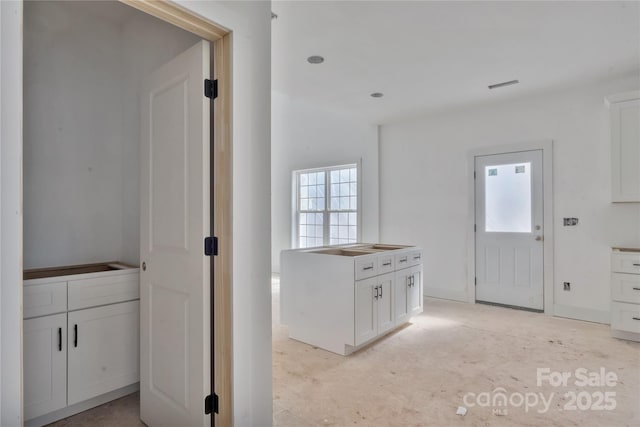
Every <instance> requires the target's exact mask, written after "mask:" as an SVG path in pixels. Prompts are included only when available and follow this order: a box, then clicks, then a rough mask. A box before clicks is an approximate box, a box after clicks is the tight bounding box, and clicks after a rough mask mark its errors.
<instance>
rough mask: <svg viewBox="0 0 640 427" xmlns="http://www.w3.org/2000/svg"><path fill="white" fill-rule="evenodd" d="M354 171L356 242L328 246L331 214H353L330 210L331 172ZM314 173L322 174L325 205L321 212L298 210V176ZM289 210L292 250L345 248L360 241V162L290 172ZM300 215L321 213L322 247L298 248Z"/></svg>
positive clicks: (345, 211)
mask: <svg viewBox="0 0 640 427" xmlns="http://www.w3.org/2000/svg"><path fill="white" fill-rule="evenodd" d="M353 168H355V169H356V177H357V178H356V179H357V183H356V192H357V194H356V211H355V213H356V221H357V223H356V241H355V242H353V243H342V244H337V245H330V241H331V236H330V218H331V213H333V212H335V213H340V212H342V213H353V212H354V211H353V210H352V209H349V210H331V209H330V207H331V183H330V176H331V171H335V170H340V169H353ZM314 172H324V176H325V178H324V185H325V204H324V209H323V210H315V211H310V210H305V211H301V210H300V195H299V191H300V175H301V174H305V173H314ZM291 187H292V188H291V190H292V197H291V209H292V221H291V247H292V248H294V249H311V248H319V247H322V246H345V245H352V244H354V243H357V242H361V241H362V167H361V161H360V160H357V161H355V162H350V163H343V164H339V165H335V166H324V167H314V168H307V169H298V170H294V171H293V172H292V179H291ZM301 213H322V218H323V221H322V246H306V247H305V248H300V214H301Z"/></svg>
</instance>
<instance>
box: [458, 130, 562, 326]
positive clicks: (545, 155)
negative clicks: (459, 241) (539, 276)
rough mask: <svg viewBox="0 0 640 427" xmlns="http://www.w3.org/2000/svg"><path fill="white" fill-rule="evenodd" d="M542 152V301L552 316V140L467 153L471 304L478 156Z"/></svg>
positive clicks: (471, 295)
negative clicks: (476, 165) (476, 163)
mask: <svg viewBox="0 0 640 427" xmlns="http://www.w3.org/2000/svg"><path fill="white" fill-rule="evenodd" d="M533 150H542V194H543V196H542V203H543V208H542V218H543V224H544V225H543V230H544V234H543V235H544V240H543V242H542V243H543V263H542V268H543V278H544V279H543V280H544V283H543V286H542V289H543V293H544V297H543V301H544V314H546V315H549V316H553V314H554V313H553V300H554V297H553V283H554V269H553V228H554V223H553V140H543V141H532V142H522V143H516V144H506V145H496V146H490V147H483V148H477V149H473V150H470V151H469V152H468V153H467V171H468V177H469V178H468V179H467V182H468V187H467V189H468V190H467V194H468V214H467V273H468V274H467V297H468V302H470V303H472V304H475V303H476V285H475V277H476V233H475V230H474V227H475V222H476V193H475V177H474V171H475V160H476V157H479V156H491V155H496V154H507V153H517V152H521V151H533Z"/></svg>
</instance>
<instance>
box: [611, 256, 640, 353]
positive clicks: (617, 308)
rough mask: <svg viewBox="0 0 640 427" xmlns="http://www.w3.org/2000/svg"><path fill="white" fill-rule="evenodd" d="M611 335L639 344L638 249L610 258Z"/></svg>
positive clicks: (639, 269) (639, 286) (639, 275)
mask: <svg viewBox="0 0 640 427" xmlns="http://www.w3.org/2000/svg"><path fill="white" fill-rule="evenodd" d="M611 335H613V336H614V337H616V338H622V339H628V340H633V341H640V249H623V248H614V250H613V253H612V254H611Z"/></svg>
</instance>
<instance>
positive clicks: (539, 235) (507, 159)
mask: <svg viewBox="0 0 640 427" xmlns="http://www.w3.org/2000/svg"><path fill="white" fill-rule="evenodd" d="M475 176H476V191H475V195H476V197H475V200H476V207H475V211H476V300H477V301H484V302H492V303H498V304H505V305H512V306H517V307H524V308H530V309H535V310H542V309H543V308H544V307H543V302H544V300H543V247H544V245H543V242H542V240H543V238H544V224H543V223H542V222H543V193H542V192H543V186H542V182H543V180H542V150H532V151H522V152H518V153H506V154H497V155H490V156H478V157H476V158H475Z"/></svg>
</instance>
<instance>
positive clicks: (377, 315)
mask: <svg viewBox="0 0 640 427" xmlns="http://www.w3.org/2000/svg"><path fill="white" fill-rule="evenodd" d="M393 281H394V277H393V274H392V273H390V274H384V275H382V276H377V277H372V278H370V279H365V280H359V281H357V282H356V286H355V314H356V318H355V335H356V336H355V344H356V346H358V345H360V344H363V343H365V342H367V341H369V340H370V339H372V338H375V337H376V336H378V335H380V334H383V333H385V332H387V331H388V330H390V329H391V328H393V327H394V326H395V321H394V310H393V298H392V292H393Z"/></svg>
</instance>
